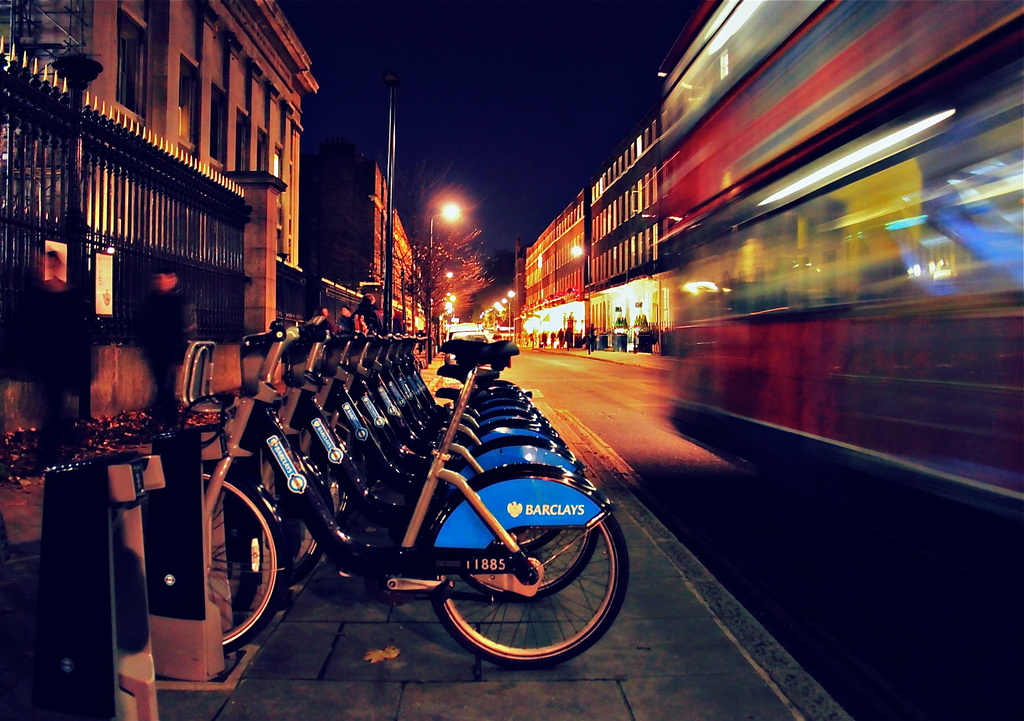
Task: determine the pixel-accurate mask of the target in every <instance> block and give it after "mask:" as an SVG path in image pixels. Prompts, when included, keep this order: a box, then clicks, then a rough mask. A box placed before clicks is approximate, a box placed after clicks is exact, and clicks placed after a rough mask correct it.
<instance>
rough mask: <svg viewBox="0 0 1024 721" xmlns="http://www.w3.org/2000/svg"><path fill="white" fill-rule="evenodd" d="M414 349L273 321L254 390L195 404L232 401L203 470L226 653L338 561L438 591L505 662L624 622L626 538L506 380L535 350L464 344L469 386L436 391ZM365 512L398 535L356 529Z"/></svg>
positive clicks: (521, 660) (376, 589)
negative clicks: (303, 582)
mask: <svg viewBox="0 0 1024 721" xmlns="http://www.w3.org/2000/svg"><path fill="white" fill-rule="evenodd" d="M416 342H417V339H415V338H401V337H397V338H396V337H387V338H383V337H374V336H364V335H360V334H342V335H332V334H331V333H330V332H329V331H328V330H327V328H326V327H325V326H323V325H322V324H319V323H316V322H312V323H309V324H306V325H303V326H292V327H287V328H286V327H284V326H283V325H281V324H276V323H275V324H274V325H272V326H271V328H270V330H269V331H268V332H267V333H263V334H258V335H252V336H247V337H246V338H244V339H243V342H242V350H241V354H242V376H243V383H242V389H241V392H240V393H238V394H216V395H213V396H206V397H203V398H201V399H198V400H197V401H195V402H194V403H193V404H192V406H191V409H193V410H206V411H210V410H213V409H214V408H216V410H217V411H218V412H219V413H220V423H219V424H216V425H215V426H213V427H212V429H211V430H209V431H208V432H207V437H208V438H209V440H210V441H211V444H212V442H213V441H216V442H217V444H212V445H211V446H210V447H211V448H213V449H217V450H216V452H214V453H212V454H211V453H209V451H208V452H207V453H206V454H205V457H206V458H208V459H210V460H208V461H206V463H205V465H204V482H205V496H206V505H205V513H206V514H207V515H208V522H209V524H210V526H211V527H212V529H213V534H212V538H213V542H212V544H211V545H210V553H211V557H210V559H209V569H210V579H209V582H208V586H209V589H210V591H211V592H212V593H213V594H215V595H216V597H217V604H218V606H219V608H220V614H221V618H222V628H223V644H224V647H225V650H226V651H231V650H233V649H236V648H238V647H239V646H241V645H243V644H245V643H246V642H247V641H249V640H250V639H252V638H253V637H254V636H255V635H256V634H258V633H259V632H260V631H261V630H262V629H263V628H264V627H265V626H266V624H267V623H268V622H269V621H270V620H271V618H272V616H273V615H274V613H275V612H276V611H277V610H279V609H280V608H281V605H282V603H283V602H284V599H285V598H286V589H287V587H288V586H290V585H292V584H293V583H295V582H296V581H298V580H300V579H301V578H302V577H303V576H305V575H306V574H308V573H309V572H310V571H311V570H312V569H313V568H314V566H315V565H316V564H317V562H318V560H319V559H320V557H321V555H323V554H326V556H328V558H329V560H330V561H331V562H333V563H334V564H335V565H336V567H337V569H338V571H339V572H340V573H342V574H343V575H349V576H360V577H362V578H363V579H365V583H366V587H367V589H368V590H369V591H370V593H371V595H372V596H373V597H375V598H376V599H378V600H380V601H383V602H385V603H389V604H399V603H404V602H406V601H411V600H424V601H429V602H430V603H431V605H432V607H433V609H434V611H435V613H436V615H437V617H438V618H439V620H440V621H441V623H442V624H443V626H444V628H445V629H446V630H447V631H448V632H449V633H450V634H451V636H452V637H453V638H454V639H455V640H456V641H458V642H459V643H460V644H461V645H462V646H463V647H465V648H466V649H468V650H469V651H470V652H472V653H473V654H475V655H476V656H477V657H479V658H482V659H485V660H488V661H491V662H493V663H497V664H501V665H505V666H512V667H518V668H531V667H539V666H547V665H552V664H556V663H560V662H562V661H565V660H567V659H570V658H572V657H574V656H576V655H578V654H580V653H582V652H583V651H585V650H586V649H587V648H589V647H590V646H591V645H593V644H594V643H595V642H596V641H597V640H598V639H600V638H601V636H602V635H603V634H604V633H605V632H606V631H607V630H608V628H609V627H610V626H611V624H612V623H613V622H614V620H615V617H616V615H617V614H618V612H619V609H620V607H621V605H622V602H623V599H624V597H625V593H626V586H627V581H628V574H629V561H628V554H627V551H626V545H625V541H624V538H623V535H622V531H621V529H620V527H619V524H618V523H617V521H616V519H615V516H614V515H613V510H612V505H611V503H610V502H609V500H608V499H607V498H606V497H605V495H604V494H603V493H602V492H601V491H600V490H598V489H597V488H595V487H594V485H593V484H592V483H590V482H589V481H588V480H587V479H586V477H585V476H584V468H583V466H582V464H581V463H580V462H579V461H578V460H577V459H576V458H575V457H574V456H573V454H572V453H571V451H570V450H569V449H568V447H567V446H566V444H565V443H564V442H563V441H562V440H561V439H560V438H559V436H558V433H557V432H556V431H555V430H554V428H552V427H551V425H550V423H549V422H548V421H547V420H546V419H545V418H544V417H543V416H542V415H541V414H540V413H539V412H538V410H537V408H536V407H535V406H534V405H533V403H532V401H531V399H530V397H529V394H528V393H526V392H524V391H523V390H522V389H520V388H519V387H517V386H515V385H513V384H511V383H509V382H507V381H504V380H502V379H500V378H499V374H500V372H501V371H502V370H503V369H505V368H506V367H507V366H508V365H509V362H510V358H511V357H512V356H514V355H517V354H518V352H519V350H518V348H517V347H516V346H515V345H514V344H513V343H511V342H507V341H506V342H494V343H484V342H475V341H466V340H452V341H449V342H447V343H446V344H444V345H443V346H442V347H441V350H442V352H444V353H449V354H454V355H455V358H456V360H457V362H456V363H455V364H446V365H444V366H442V367H441V368H440V369H439V371H438V373H439V374H441V375H445V376H448V377H450V378H454V379H457V380H458V381H460V382H461V383H462V386H461V388H460V389H456V388H442V389H440V390H439V391H437V395H436V396H435V395H433V394H431V392H430V390H429V389H428V387H427V385H426V383H425V382H424V380H423V378H422V376H421V373H420V370H419V366H418V364H417V362H416V359H415V356H414V353H413V350H414V346H415V344H416ZM211 456H212V457H211ZM356 514H358V516H359V517H362V518H365V519H368V520H369V521H370V522H372V523H373V524H375V525H376V526H377V527H381V528H386V529H387V530H388V534H387V536H388V539H387V540H386V541H384V542H376V543H366V542H361V541H357V540H355V539H354V538H353V537H352V535H351V534H350V533H349V532H348V531H347V529H348V528H349V524H350V523H351V521H352V519H353V518H355V517H356ZM379 535H382V534H378V536H379Z"/></svg>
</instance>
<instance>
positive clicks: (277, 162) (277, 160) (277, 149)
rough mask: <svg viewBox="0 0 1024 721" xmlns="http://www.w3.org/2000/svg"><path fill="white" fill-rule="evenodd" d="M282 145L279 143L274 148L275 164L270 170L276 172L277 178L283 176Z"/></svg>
mask: <svg viewBox="0 0 1024 721" xmlns="http://www.w3.org/2000/svg"><path fill="white" fill-rule="evenodd" d="M281 152H282V151H281V146H280V145H278V146H276V147H275V148H274V166H273V168H271V170H270V172H271V173H273V174H274V177H275V178H280V177H281Z"/></svg>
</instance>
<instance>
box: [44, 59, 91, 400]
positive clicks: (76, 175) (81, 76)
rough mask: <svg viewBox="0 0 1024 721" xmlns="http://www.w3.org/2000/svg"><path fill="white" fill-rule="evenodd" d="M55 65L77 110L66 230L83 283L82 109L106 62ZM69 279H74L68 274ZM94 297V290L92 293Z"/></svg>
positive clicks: (80, 384) (81, 389)
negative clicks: (86, 91)
mask: <svg viewBox="0 0 1024 721" xmlns="http://www.w3.org/2000/svg"><path fill="white" fill-rule="evenodd" d="M53 69H54V70H56V71H57V74H58V75H59V76H60V77H62V78H64V79H65V80H66V81H67V83H68V88H70V89H71V109H72V110H73V111H74V118H75V119H74V125H73V126H72V135H71V145H70V152H69V153H68V154H67V165H66V166H65V170H66V172H67V187H68V200H67V214H66V216H65V218H64V233H65V238H66V240H67V243H68V256H69V258H68V259H69V260H70V259H71V254H72V253H74V257H75V258H76V262H75V264H74V267H73V268H72V264H71V263H68V268H69V270H71V271H72V272H75V275H76V276H77V278H75V280H77V282H78V283H79V285H80V286H81V287H87V285H88V283H87V282H88V280H89V278H88V275H87V274H88V271H87V268H88V267H89V266H88V262H89V248H88V244H87V242H86V238H87V236H88V233H89V224H88V223H87V222H86V220H85V215H84V213H83V212H82V190H83V188H82V182H81V181H82V110H83V103H84V94H85V90H86V88H88V87H89V83H91V82H92V81H93V80H95V79H96V78H97V77H99V74H100V73H102V72H103V65H101V64H100V63H99V62H97V61H96V60H93V59H92V58H87V57H85V56H82V55H65V56H63V57H60V58H58V59H57V60H55V61H54V62H53ZM68 280H72V277H69V278H68ZM89 296H90V297H91V294H89ZM83 360H84V362H83V363H80V364H78V366H79V367H77V368H73V369H72V370H71V372H72V373H76V374H77V378H76V379H75V381H76V386H77V389H78V415H79V417H81V418H90V417H92V352H91V351H90V352H89V353H88V354H87V355H86V356H85V358H84V359H83Z"/></svg>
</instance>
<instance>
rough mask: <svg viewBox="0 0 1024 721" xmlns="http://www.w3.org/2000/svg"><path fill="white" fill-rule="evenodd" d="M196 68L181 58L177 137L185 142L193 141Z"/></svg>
mask: <svg viewBox="0 0 1024 721" xmlns="http://www.w3.org/2000/svg"><path fill="white" fill-rule="evenodd" d="M195 95H196V68H195V66H194V65H192V63H190V62H188V61H187V60H185V58H182V59H181V69H180V71H179V73H178V138H179V139H180V140H184V141H186V142H189V143H191V142H194V141H195V138H194V137H193V128H194V123H195Z"/></svg>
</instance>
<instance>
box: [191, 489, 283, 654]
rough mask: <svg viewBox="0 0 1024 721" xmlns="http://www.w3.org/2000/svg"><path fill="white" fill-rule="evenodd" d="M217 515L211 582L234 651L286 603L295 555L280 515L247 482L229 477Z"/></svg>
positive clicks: (226, 645) (224, 635) (225, 640)
mask: <svg viewBox="0 0 1024 721" xmlns="http://www.w3.org/2000/svg"><path fill="white" fill-rule="evenodd" d="M212 521H213V528H212V530H213V534H212V554H211V564H210V574H209V587H210V592H211V594H212V596H213V598H214V601H215V603H216V605H217V607H218V608H219V609H220V616H221V629H222V642H223V645H224V650H225V652H230V651H234V650H235V649H237V648H239V647H241V646H243V645H245V644H246V643H247V642H249V641H250V640H251V639H252V638H253V637H255V636H256V635H257V634H259V632H260V631H262V630H263V629H264V628H265V627H266V626H267V624H268V623H270V621H271V619H272V618H273V617H274V613H275V612H276V611H277V610H278V609H279V608H280V607H281V606H282V602H283V600H284V597H285V594H286V593H287V591H288V584H289V581H290V579H291V576H292V568H291V558H290V555H289V554H288V553H287V552H286V551H285V549H286V546H285V545H284V537H283V535H282V532H281V526H280V524H279V522H278V520H277V518H276V517H275V516H274V515H273V514H272V513H271V511H270V509H269V508H268V507H267V505H266V503H265V502H264V501H263V499H262V498H261V497H260V496H259V494H258V493H257V492H256V491H255V490H254V489H252V488H249V487H248V486H247V485H246V484H245V483H244V482H242V483H238V484H237V485H235V484H234V483H231V482H228V481H225V482H224V485H223V490H222V491H221V494H220V496H219V498H218V501H217V507H216V508H215V509H214V512H213V519H212Z"/></svg>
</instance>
